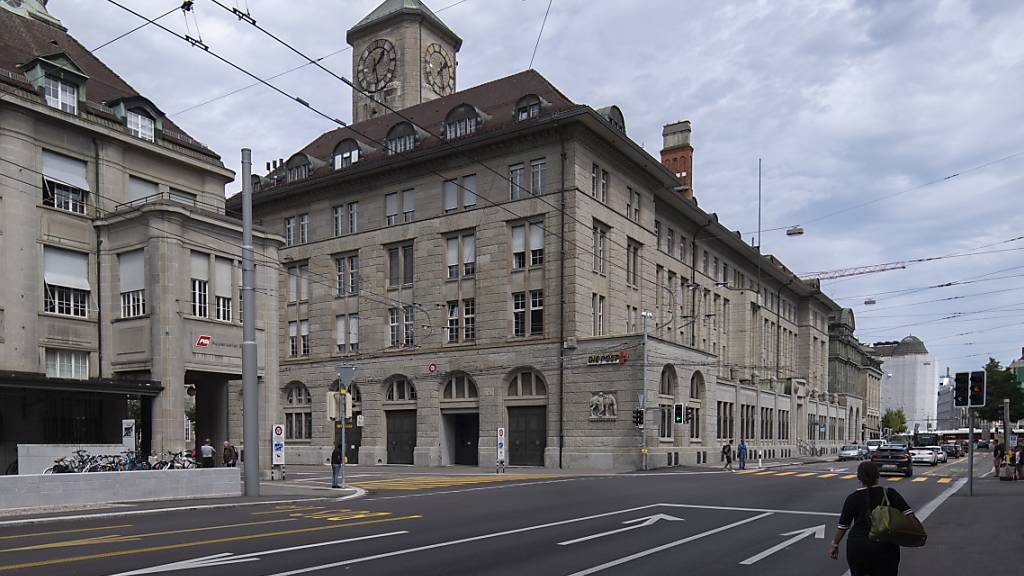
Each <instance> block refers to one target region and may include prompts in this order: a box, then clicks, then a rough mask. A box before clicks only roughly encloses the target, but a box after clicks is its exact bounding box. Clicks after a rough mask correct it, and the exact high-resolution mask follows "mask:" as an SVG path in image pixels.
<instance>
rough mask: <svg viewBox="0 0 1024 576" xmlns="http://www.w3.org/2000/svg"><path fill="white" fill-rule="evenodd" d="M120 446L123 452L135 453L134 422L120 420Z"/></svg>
mask: <svg viewBox="0 0 1024 576" xmlns="http://www.w3.org/2000/svg"><path fill="white" fill-rule="evenodd" d="M121 445H122V446H124V449H125V450H131V451H133V452H134V451H135V420H134V419H125V420H121Z"/></svg>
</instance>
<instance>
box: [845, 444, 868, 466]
mask: <svg viewBox="0 0 1024 576" xmlns="http://www.w3.org/2000/svg"><path fill="white" fill-rule="evenodd" d="M865 452H867V450H866V449H865V448H864V447H863V446H860V445H859V444H847V445H846V446H843V447H842V448H840V449H839V461H840V462H842V461H843V460H863V459H864V456H865Z"/></svg>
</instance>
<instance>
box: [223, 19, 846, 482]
mask: <svg viewBox="0 0 1024 576" xmlns="http://www.w3.org/2000/svg"><path fill="white" fill-rule="evenodd" d="M420 28H421V29H422V30H420ZM421 33H422V35H423V37H430V38H434V39H435V40H434V41H432V42H431V43H430V45H429V46H428V45H424V46H423V47H422V48H420V47H419V44H418V43H415V42H411V41H410V40H409V38H410V37H412V38H415V37H418V36H419V35H420V34H421ZM348 41H349V43H351V44H353V46H354V47H356V49H355V50H353V69H354V70H356V73H355V75H356V77H357V79H358V78H363V80H360V83H361V84H360V86H361V89H362V92H364V94H362V95H359V96H357V98H356V99H355V101H354V102H353V117H354V118H357V119H360V120H361V121H358V122H356V123H355V124H353V125H352V126H349V127H345V128H340V129H337V130H332V131H330V132H327V133H325V134H322V135H320V136H318V137H317V138H315V139H314V140H313V141H311V142H310V143H309V144H308V145H306V146H305V147H303V148H302V149H301V150H299V151H298V152H295V153H294V154H293V155H292V156H291V157H289V158H287V159H281V160H280V161H277V162H274V163H272V164H271V165H269V166H268V167H267V168H268V170H267V173H266V174H264V175H262V176H254V177H253V183H254V189H255V194H254V201H253V202H254V210H255V214H256V215H257V219H258V220H259V221H260V222H261V223H262V225H263V226H264V227H267V228H268V229H272V230H273V229H276V230H279V231H280V232H281V233H282V234H283V236H284V238H285V246H284V247H283V248H282V249H281V252H280V255H281V258H282V266H283V268H284V270H283V271H282V273H281V275H280V278H279V280H278V287H277V288H278V294H279V295H280V314H279V318H278V326H279V328H278V335H277V336H278V337H277V342H278V350H279V354H280V375H279V378H278V381H279V382H280V385H281V386H280V390H279V391H278V392H279V398H278V401H279V403H280V404H281V406H282V412H281V414H280V416H279V417H280V418H281V419H282V421H284V422H285V423H286V425H287V426H286V427H287V437H288V438H287V454H288V456H287V458H288V461H289V462H306V463H316V462H322V461H324V459H325V458H326V457H327V455H328V454H329V453H330V451H331V445H332V443H333V442H334V438H335V430H334V425H333V423H332V422H331V421H330V420H328V419H327V416H326V406H325V403H324V400H323V399H324V398H325V395H326V393H327V391H328V390H329V389H333V388H335V387H336V386H337V382H336V381H335V369H336V366H338V365H341V364H347V365H353V366H356V368H357V375H356V379H355V386H354V388H353V400H354V411H355V414H356V417H355V418H354V426H353V427H352V428H351V429H350V430H348V440H349V442H348V446H347V447H346V451H347V453H348V456H349V459H350V461H353V462H359V463H404V464H417V465H431V466H438V465H448V464H469V465H489V464H490V463H492V462H494V461H495V458H496V456H497V441H496V438H497V430H498V429H499V428H504V429H506V431H507V438H508V453H507V460H508V462H509V463H510V464H513V465H536V466H550V467H580V468H603V469H623V468H637V467H639V466H641V465H642V462H643V456H642V452H643V450H644V449H646V453H647V460H648V465H649V466H652V467H655V466H670V465H678V464H703V463H707V464H711V463H713V462H717V461H718V457H719V452H720V448H721V446H722V445H724V444H725V443H726V442H728V441H732V442H733V443H734V444H735V443H736V442H737V441H738V440H739V439H740V438H743V439H745V440H746V442H747V444H748V445H749V446H750V447H751V450H752V451H753V454H754V455H755V456H754V457H759V456H760V457H765V458H780V457H784V456H791V455H796V454H797V453H799V452H809V451H811V450H816V451H822V452H825V451H834V449H835V447H836V446H837V445H838V444H841V443H842V441H843V440H844V439H845V438H846V432H845V431H846V419H847V415H846V411H845V408H844V406H842V405H841V404H840V403H839V399H838V395H836V394H830V393H829V390H828V338H829V336H828V318H829V315H830V314H831V313H832V312H833V311H836V310H838V309H839V307H838V306H837V305H836V304H835V303H834V302H833V301H832V300H830V299H829V298H828V297H827V296H825V295H824V294H823V293H822V292H821V290H820V286H819V285H818V284H817V283H809V282H804V281H801V280H800V279H799V278H797V277H796V276H795V275H794V274H793V273H792V272H791V271H789V270H788V269H787V268H785V266H784V265H783V264H782V263H781V262H779V261H778V260H777V259H775V258H774V257H772V256H767V255H761V254H760V253H759V251H758V250H757V249H756V248H753V247H751V246H749V245H747V244H746V243H744V242H743V240H742V239H741V238H740V236H739V233H738V232H735V231H732V230H730V229H728V228H727V227H725V226H723V225H722V224H720V223H719V222H718V219H717V216H716V215H714V214H709V213H707V212H705V211H704V210H701V209H700V208H699V207H698V206H697V204H696V202H695V201H694V199H693V194H692V185H691V182H692V180H691V174H692V172H691V170H692V152H693V148H692V146H691V145H690V124H689V123H688V122H681V123H675V124H670V125H668V126H666V127H665V147H664V151H663V153H662V156H663V158H662V160H663V161H664V163H663V162H662V161H659V159H657V158H653V157H651V155H650V154H648V153H647V152H645V151H644V150H643V149H642V148H641V147H640V146H639V145H637V143H636V142H634V141H633V140H631V139H630V138H629V137H628V136H627V133H626V122H625V118H624V115H623V114H622V111H621V110H620V109H619V108H618V107H616V106H609V107H605V108H600V109H595V108H592V107H590V106H587V105H583V104H578V103H575V102H573V101H572V100H570V99H569V98H568V97H567V96H566V95H564V94H563V93H562V92H560V91H559V90H558V89H557V88H556V87H555V86H553V85H552V84H551V83H550V82H548V81H547V80H546V79H544V78H543V77H542V76H541V75H540V74H538V73H537V72H535V71H532V70H530V71H526V72H522V73H519V74H515V75H512V76H508V77H505V78H501V79H498V80H495V81H492V82H488V83H485V84H482V85H479V86H476V87H473V88H469V89H466V90H462V91H457V90H456V89H455V84H454V78H455V60H454V53H455V51H456V50H458V48H459V46H460V45H461V40H459V39H458V37H457V36H455V35H454V33H452V32H451V31H450V30H448V29H447V27H446V26H444V25H443V23H441V22H440V20H439V19H438V18H437V17H436V15H434V14H433V13H432V12H430V10H429V8H427V7H426V6H425V5H423V4H422V3H421V2H418V1H415V2H410V1H404V2H394V1H392V0H388V1H387V2H384V3H383V4H382V5H381V6H380V7H379V8H378V9H377V10H375V11H374V12H373V13H371V15H370V16H369V17H367V18H366V19H364V20H363V21H361V22H360V23H359V24H358V25H357V27H355V28H353V29H352V30H349V33H348ZM360 47H365V48H362V49H360ZM392 58H393V59H394V62H393V63H392V62H391V59H392ZM367 59H369V62H370V63H371V64H373V63H375V62H383V64H381V65H380V66H381V67H380V70H376V72H375V70H374V69H369V70H364V68H365V66H366V63H367ZM371 68H372V67H371ZM448 74H450V77H449V76H448ZM410 75H412V76H415V77H420V75H422V77H423V78H425V79H424V81H423V84H422V86H423V90H417V92H416V93H415V94H414V95H413V96H412V97H411V98H410V95H409V93H408V92H402V91H403V90H406V88H403V87H405V86H407V85H408V79H409V78H408V77H409V76H410ZM417 86H420V84H417ZM384 104H387V107H385V106H384ZM388 108H390V109H392V110H397V112H392V111H389V110H388ZM375 110H376V112H374V111H375ZM239 202H240V198H239V197H237V196H236V197H234V198H232V199H229V201H228V207H229V209H232V208H234V207H236V206H238V203H239ZM645 335H646V337H645ZM645 357H646V362H645V360H644V358H645ZM645 364H646V370H645V368H644V366H645ZM674 404H684V405H685V406H687V407H689V408H691V409H692V411H691V412H692V414H693V418H692V419H691V420H690V421H689V422H686V423H683V424H677V423H675V422H674V417H673V413H672V412H673V411H672V409H671V408H672V406H673V405H674ZM640 407H643V408H646V416H645V426H644V429H643V431H642V432H641V431H640V430H638V429H637V427H635V426H634V424H633V421H632V415H631V413H632V411H633V410H634V409H635V408H640Z"/></svg>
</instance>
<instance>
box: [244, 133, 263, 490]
mask: <svg viewBox="0 0 1024 576" xmlns="http://www.w3.org/2000/svg"><path fill="white" fill-rule="evenodd" d="M255 288H256V266H255V262H254V261H253V249H252V151H251V150H249V149H248V148H242V320H243V323H242V410H243V411H244V416H243V418H242V441H243V442H244V446H245V495H246V496H259V495H260V402H259V400H260V398H259V394H260V391H259V384H258V382H257V381H256V290H255Z"/></svg>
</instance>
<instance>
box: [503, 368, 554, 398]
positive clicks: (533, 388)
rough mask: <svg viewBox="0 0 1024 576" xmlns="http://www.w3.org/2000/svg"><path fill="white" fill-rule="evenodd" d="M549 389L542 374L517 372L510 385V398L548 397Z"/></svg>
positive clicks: (531, 371) (527, 371) (525, 371)
mask: <svg viewBox="0 0 1024 576" xmlns="http://www.w3.org/2000/svg"><path fill="white" fill-rule="evenodd" d="M547 394H548V389H547V387H546V386H545V385H544V380H543V379H542V378H541V377H540V374H538V373H537V372H534V371H533V370H523V371H522V372H517V373H516V375H515V376H513V377H512V381H511V382H509V384H508V395H509V396H547Z"/></svg>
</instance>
